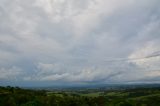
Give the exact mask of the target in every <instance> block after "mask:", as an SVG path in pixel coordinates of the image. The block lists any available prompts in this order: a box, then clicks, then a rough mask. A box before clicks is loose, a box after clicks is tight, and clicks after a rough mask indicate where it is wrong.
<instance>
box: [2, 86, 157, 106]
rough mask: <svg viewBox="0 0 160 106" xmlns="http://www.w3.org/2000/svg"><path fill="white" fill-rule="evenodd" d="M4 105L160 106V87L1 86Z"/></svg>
mask: <svg viewBox="0 0 160 106" xmlns="http://www.w3.org/2000/svg"><path fill="white" fill-rule="evenodd" d="M0 106H160V88H148V89H147V88H135V89H123V90H80V91H73V90H72V91H45V90H29V89H22V88H18V87H9V86H8V87H0Z"/></svg>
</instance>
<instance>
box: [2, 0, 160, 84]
mask: <svg viewBox="0 0 160 106" xmlns="http://www.w3.org/2000/svg"><path fill="white" fill-rule="evenodd" d="M159 4H160V1H159V0H152V1H150V0H147V1H146V0H139V1H138V0H121V1H117V0H112V1H111V0H27V1H26V0H14V1H12V0H0V23H1V24H0V84H1V85H2V84H4V83H5V82H6V83H7V84H8V83H9V82H10V81H13V82H14V81H16V82H15V83H14V84H16V85H21V84H22V83H23V84H24V85H25V83H26V84H27V83H30V85H34V84H35V83H39V84H41V85H43V84H44V85H45V84H48V85H54V84H57V83H58V84H63V83H68V84H71V83H78V84H81V83H85V84H90V83H95V84H96V83H132V82H133V83H134V82H136V83H137V82H145V83H147V82H152V83H153V82H158V83H159V82H160V79H159V77H160V67H159V66H160V57H153V58H148V59H142V60H138V61H137V60H136V61H135V60H129V61H117V59H121V58H125V59H132V58H141V57H145V56H150V55H157V54H159V53H160V52H159V51H160V47H159V46H158V45H160V30H159V28H160V7H159ZM109 60H114V61H109ZM11 73H14V74H11Z"/></svg>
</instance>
